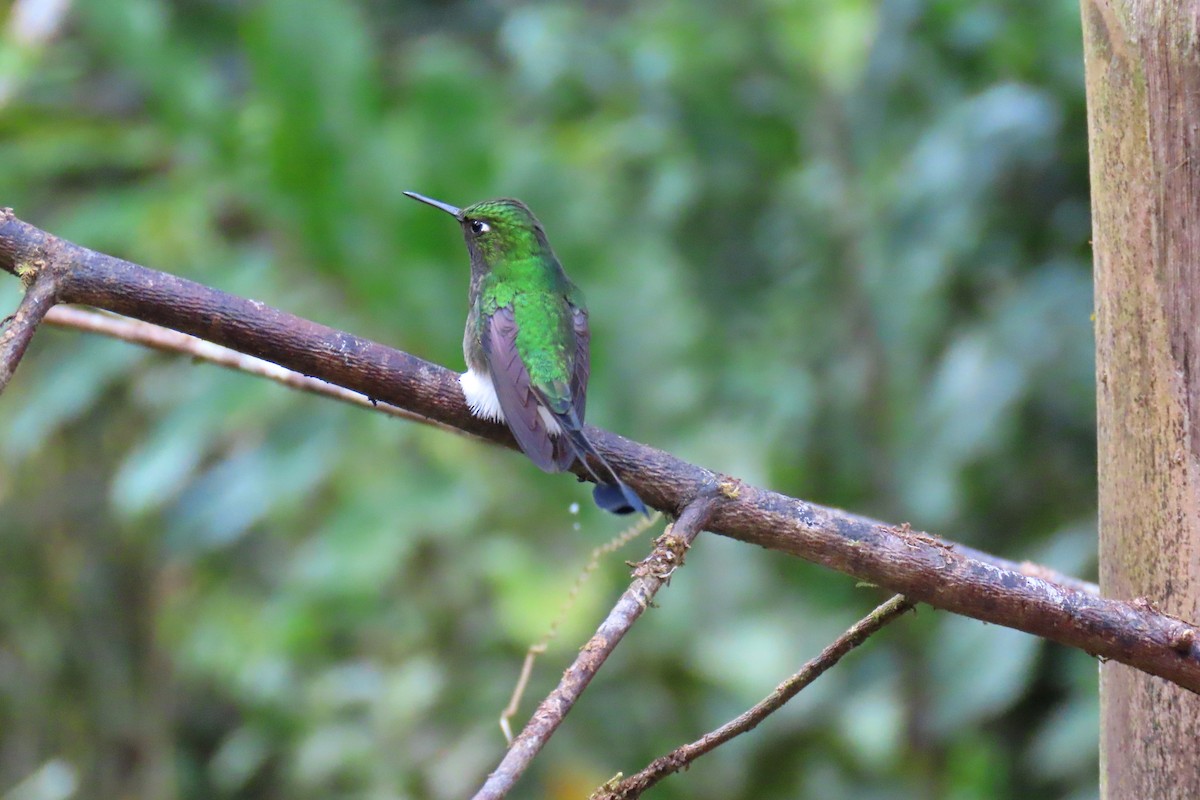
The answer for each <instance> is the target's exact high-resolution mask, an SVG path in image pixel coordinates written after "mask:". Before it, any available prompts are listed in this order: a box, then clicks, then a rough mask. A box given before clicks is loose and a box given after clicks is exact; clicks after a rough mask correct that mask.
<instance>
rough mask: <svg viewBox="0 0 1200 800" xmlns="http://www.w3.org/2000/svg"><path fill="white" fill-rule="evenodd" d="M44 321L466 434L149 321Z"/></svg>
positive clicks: (69, 314) (98, 316)
mask: <svg viewBox="0 0 1200 800" xmlns="http://www.w3.org/2000/svg"><path fill="white" fill-rule="evenodd" d="M45 321H46V322H47V323H49V324H50V325H53V326H55V327H57V328H68V329H71V330H77V331H86V332H88V333H98V334H101V335H103V336H110V337H112V338H113V339H120V340H121V341H123V342H129V343H130V344H137V345H141V346H142V347H149V348H151V349H153V350H161V351H162V352H164V353H175V354H178V355H183V356H187V357H188V358H191V359H194V360H196V361H204V362H207V363H209V364H215V365H217V366H219V367H225V368H226V369H232V370H237V371H238V372H245V373H247V374H248V375H257V376H258V377H260V378H266V379H267V380H270V381H275V382H276V383H279V384H282V385H283V386H287V387H288V388H289V389H296V390H297V391H301V392H307V393H309V394H315V395H319V396H321V397H328V398H330V399H332V400H340V401H342V402H343V403H349V404H350V405H354V406H359V407H360V408H369V409H372V410H374V411H380V412H382V413H384V414H387V415H388V416H392V417H399V418H400V419H406V420H409V421H410V422H419V423H421V424H422V425H432V426H433V427H435V428H441V429H442V430H444V431H447V432H450V433H457V434H459V435H463V436H467V435H469V434H464V433H463V432H462V431H460V430H459V429H457V428H454V427H451V426H450V425H446V424H444V423H441V422H438V421H437V420H433V419H429V418H428V417H422V416H421V415H420V414H414V413H413V412H411V411H408V410H407V409H403V408H398V407H397V406H393V405H390V404H388V403H381V402H379V401H377V400H371V398H369V397H367V396H366V395H364V394H360V393H359V392H353V391H351V390H349V389H346V388H344V387H341V386H338V385H337V384H334V383H328V382H326V381H323V380H321V379H320V378H310V377H309V376H307V375H301V374H300V373H299V372H292V371H291V370H290V369H285V368H284V367H281V366H279V365H278V364H272V363H271V362H270V361H266V360H264V359H261V358H255V357H254V356H248V355H245V354H243V353H239V352H238V351H236V350H230V349H229V348H228V347H222V346H221V345H219V344H213V343H212V342H206V341H204V340H203V339H199V338H197V337H195V336H189V335H188V334H186V333H179V332H178V331H173V330H171V329H170V328H163V327H161V326H159V325H151V324H150V323H149V322H142V321H141V320H136V319H130V318H129V317H119V316H116V315H115V314H103V313H100V312H99V311H89V310H88V309H86V308H79V307H78V306H55V307H54V308H52V309H50V313H48V314H47V315H46V320H45ZM473 438H478V437H473Z"/></svg>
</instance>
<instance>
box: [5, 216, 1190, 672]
mask: <svg viewBox="0 0 1200 800" xmlns="http://www.w3.org/2000/svg"><path fill="white" fill-rule="evenodd" d="M31 259H41V260H42V261H43V263H44V264H45V269H49V270H52V271H53V273H54V277H55V281H56V285H57V287H58V295H57V296H58V299H59V300H61V301H62V302H69V303H83V304H86V305H92V306H96V307H99V308H103V309H106V310H109V311H114V312H117V313H121V314H125V315H127V316H132V317H134V318H136V319H140V320H143V321H146V322H151V323H154V324H157V325H164V326H166V327H169V328H172V329H174V330H178V331H181V332H183V333H188V334H191V335H193V336H198V337H200V338H202V339H205V340H207V341H210V342H214V343H216V344H221V345H224V346H226V347H230V348H232V349H235V350H237V351H239V352H242V353H246V354H248V355H253V356H256V357H258V358H263V359H265V360H267V361H270V362H272V363H275V364H279V365H280V366H283V367H286V368H288V369H290V370H293V371H297V372H300V373H302V374H304V375H312V376H318V377H320V378H321V379H323V380H325V381H328V382H330V383H334V384H337V385H339V386H343V387H345V388H347V389H351V390H353V391H356V392H360V393H362V394H364V395H366V396H367V397H368V398H372V399H378V400H384V401H387V402H389V403H391V404H392V405H395V406H398V407H400V408H404V409H406V410H408V411H410V412H413V413H415V414H418V415H420V416H422V417H425V418H427V419H432V420H436V421H438V422H440V423H442V424H445V425H449V426H451V427H453V428H456V429H458V430H460V431H463V432H466V433H470V434H473V435H476V436H479V437H482V438H485V439H488V440H490V441H492V442H496V443H498V444H502V445H505V446H508V447H513V446H514V442H513V439H512V436H511V435H510V434H509V432H508V430H507V429H506V428H504V427H503V426H501V425H496V424H494V423H489V422H485V421H483V420H480V419H478V418H477V417H474V416H473V415H472V414H471V413H470V411H469V409H468V408H467V406H466V403H465V402H464V400H463V396H462V392H461V391H460V390H459V386H458V379H457V375H456V374H455V373H453V372H451V371H449V370H447V369H445V368H443V367H440V366H437V365H435V364H431V363H429V362H427V361H423V360H421V359H419V358H416V357H415V356H411V355H409V354H407V353H403V352H400V351H398V350H393V349H392V348H389V347H385V346H384V345H381V344H377V343H375V342H371V341H368V340H366V339H361V338H359V337H356V336H353V335H351V334H348V333H345V332H342V331H337V330H334V329H332V328H327V327H325V326H323V325H318V324H317V323H314V322H310V321H308V320H304V319H301V318H299V317H296V316H293V315H291V314H287V313H285V312H283V311H279V310H277V309H274V308H271V307H269V306H267V305H265V304H263V303H261V302H259V301H255V300H247V299H244V298H240V297H235V296H233V295H229V294H226V293H224V292H220V291H217V290H215V289H210V288H208V287H205V286H201V285H200V284H197V283H194V282H192V281H188V280H184V279H182V278H177V277H175V276H173V275H168V274H166V273H162V272H156V271H154V270H150V269H147V268H145V267H141V266H138V265H137V264H132V263H129V262H127V261H122V260H120V259H116V258H113V257H111V256H106V255H103V254H101V253H97V252H95V251H92V250H87V249H85V248H82V247H79V246H78V245H74V244H71V243H70V242H66V241H64V240H61V239H58V238H56V237H53V236H51V235H49V234H47V233H45V232H44V231H41V230H39V229H37V228H35V227H33V226H32V225H29V224H28V223H25V222H22V221H21V220H19V219H17V218H16V217H14V216H13V215H12V213H11V211H4V212H0V269H5V270H7V271H9V272H14V273H16V271H17V265H18V264H22V263H29V262H30V260H31ZM588 436H589V438H590V439H591V440H592V441H593V442H594V443H595V445H596V448H597V450H599V451H600V453H601V455H602V456H604V457H605V458H606V459H607V460H608V461H609V463H611V464H612V465H613V466H614V467H615V468H616V469H617V471H618V472H619V473H620V474H621V475H622V476H623V477H624V478H625V479H626V482H627V483H629V485H630V486H632V487H633V488H634V489H635V490H636V491H637V492H638V494H639V495H640V496H641V497H642V498H643V499H644V500H645V501H646V503H647V504H648V505H650V506H653V507H654V508H657V509H659V510H661V511H664V512H665V513H667V514H670V515H677V514H679V513H680V512H681V511H682V510H683V509H684V508H685V507H686V506H687V505H688V504H689V503H690V502H691V501H693V500H694V499H695V498H697V497H699V496H700V495H701V494H703V493H704V492H705V491H707V490H708V489H709V488H710V487H712V486H714V485H715V486H717V487H718V489H719V491H720V492H721V493H722V495H723V496H724V501H723V502H721V503H719V504H718V505H717V506H716V507H715V508H714V509H713V514H712V517H711V519H710V520H709V522H708V524H707V526H706V527H707V529H708V530H711V531H713V532H714V533H719V534H722V535H725V536H730V537H732V538H735V539H739V540H741V541H745V542H749V543H752V544H757V545H760V546H762V547H766V548H768V549H771V550H779V551H782V552H785V553H790V554H792V555H795V556H799V557H801V558H804V559H807V560H809V561H814V562H816V563H819V564H823V565H825V566H827V567H830V568H832V569H836V570H838V571H840V572H844V573H846V574H848V575H851V576H853V577H855V578H857V579H859V580H862V581H866V582H869V583H873V584H876V585H879V586H883V587H886V588H887V589H889V590H891V591H893V592H897V593H900V594H904V595H905V596H906V597H908V598H909V599H910V600H913V601H914V602H924V603H928V604H929V605H932V606H934V607H936V608H941V609H944V610H947V611H952V612H955V613H958V614H964V615H966V616H970V617H974V618H976V619H980V620H983V621H985V622H991V623H994V624H997V625H1004V626H1007V627H1010V628H1015V629H1017V630H1022V631H1025V632H1027V633H1032V634H1035V635H1037V636H1042V637H1044V638H1047V639H1050V640H1052V641H1055V642H1058V643H1060V644H1065V645H1068V646H1071V647H1077V648H1080V649H1082V650H1085V651H1087V652H1089V653H1091V654H1092V655H1096V656H1102V657H1104V658H1108V659H1112V660H1115V661H1119V662H1122V663H1125V664H1128V665H1130V666H1132V667H1136V668H1137V669H1140V670H1142V671H1144V672H1147V673H1149V674H1152V675H1157V676H1159V677H1162V678H1166V679H1167V680H1171V681H1174V682H1175V683H1178V684H1179V685H1180V686H1184V687H1185V688H1188V689H1190V690H1192V691H1195V692H1200V630H1197V628H1196V627H1195V626H1194V625H1192V624H1190V623H1188V622H1185V621H1183V620H1180V619H1177V618H1175V617H1172V616H1170V615H1167V614H1162V613H1160V612H1159V611H1158V610H1157V609H1155V608H1154V606H1153V605H1152V604H1150V603H1147V602H1142V603H1134V602H1125V601H1122V600H1114V599H1107V598H1100V597H1097V596H1095V595H1094V594H1092V593H1090V592H1089V590H1091V589H1092V588H1093V587H1092V586H1091V585H1090V584H1083V583H1082V582H1079V581H1075V580H1073V579H1067V578H1064V577H1062V576H1056V577H1054V579H1053V580H1051V576H1052V575H1054V573H1052V572H1050V571H1048V570H1045V569H1044V568H1041V567H1029V566H1022V565H1020V564H1015V563H1013V562H1009V561H1004V560H1002V559H997V558H995V557H992V556H986V555H984V554H982V553H979V552H978V551H974V550H971V549H969V548H966V547H963V546H961V545H957V544H954V543H952V542H946V541H943V540H940V539H937V538H934V537H932V536H929V535H927V534H924V533H919V532H915V531H913V530H911V529H910V528H909V527H908V526H907V525H900V526H890V525H885V524H882V523H879V522H877V521H875V520H871V519H867V518H864V517H860V516H857V515H853V514H848V513H846V512H844V511H840V510H837V509H832V508H826V507H823V506H818V505H815V504H812V503H806V502H804V501H802V500H798V499H796V498H793V497H788V496H786V495H783V494H779V493H778V492H772V491H769V490H766V489H760V488H757V487H754V486H749V485H747V484H744V483H742V482H740V481H738V480H736V479H734V478H730V477H727V476H724V475H720V474H718V473H714V472H712V471H710V470H707V469H703V468H701V467H698V466H695V465H693V464H689V463H687V462H686V461H683V460H681V459H678V458H676V457H674V456H672V455H670V454H668V453H664V452H662V451H661V450H656V449H654V448H651V447H648V446H646V445H643V444H639V443H637V442H632V441H630V440H628V439H625V438H623V437H620V436H617V435H615V434H612V433H608V432H606V431H602V430H599V429H597V428H594V427H589V428H588Z"/></svg>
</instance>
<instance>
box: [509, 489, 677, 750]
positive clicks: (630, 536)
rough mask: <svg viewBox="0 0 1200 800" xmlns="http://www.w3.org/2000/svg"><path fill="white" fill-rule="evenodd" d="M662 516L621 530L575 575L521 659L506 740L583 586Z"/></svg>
mask: <svg viewBox="0 0 1200 800" xmlns="http://www.w3.org/2000/svg"><path fill="white" fill-rule="evenodd" d="M661 517H662V514H660V513H658V512H657V511H655V512H654V513H653V514H652V515H650V516H648V517H644V516H643V517H639V518H638V521H637V522H635V523H633V524H632V525H630V526H629V527H628V528H626V529H625V530H623V531H621V532H620V533H619V534H617V535H616V536H614V537H613V538H612V539H611V540H610V541H608V542H605V543H604V544H602V545H600V546H599V547H597V548H595V549H593V550H592V553H591V556H590V557H589V558H588V562H587V564H586V565H584V567H583V569H582V570H581V571H580V572H579V575H578V576H577V577H576V578H575V583H574V584H572V586H571V590H570V591H569V592H567V599H566V601H565V602H564V603H563V607H562V608H561V609H560V610H559V612H558V616H557V617H555V618H554V620H553V621H552V622H551V623H550V627H549V629H548V630H547V631H546V635H545V636H543V637H542V638H541V640H539V641H538V642H537V643H535V644H531V645H530V646H529V649H528V650H526V651H525V660H524V661H522V662H521V674H520V675H519V676H518V677H517V684H516V686H514V687H513V692H512V696H511V697H510V698H509V699H508V705H506V706H505V707H504V710H503V711H501V712H500V730H501V732H503V733H504V741H506V742H508V744H510V745H511V744H512V742H513V735H512V726H511V725H510V720H512V718H513V716H514V715H516V713H517V709H519V708H520V707H521V698H523V697H524V696H525V687H526V686H528V685H529V676H530V675H532V674H533V664H534V662H535V661H537V657H538V656H540V655H541V654H542V653H545V652H546V648H547V647H549V646H550V642H552V641H554V639H555V638H557V636H558V629H559V627H560V626H561V625H562V623H563V620H564V619H566V618H567V614H568V613H569V612H570V611H571V608H572V607H573V606H574V605H575V600H576V599H577V598H578V597H579V591H580V589H582V588H583V585H584V584H585V583H587V580H588V578H589V577H591V574H592V573H593V572H595V571H596V568H597V567H599V566H600V559H602V558H604V556H607V555H610V554H612V553H615V552H617V551H618V550H620V549H621V548H622V547H624V546H625V545H627V544H629V543H630V542H632V541H633V540H634V539H636V538H637V537H639V536H641V535H642V534H643V533H645V532H646V531H647V530H648V529H649V528H650V527H651V526H652V525H654V524H655V523H657V522H658V520H659V519H660V518H661Z"/></svg>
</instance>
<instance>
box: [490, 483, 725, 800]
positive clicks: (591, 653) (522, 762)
mask: <svg viewBox="0 0 1200 800" xmlns="http://www.w3.org/2000/svg"><path fill="white" fill-rule="evenodd" d="M716 500H717V498H716V497H715V496H714V495H705V496H701V497H698V498H697V499H696V500H694V501H693V502H692V503H691V504H689V505H688V507H687V508H685V509H684V511H683V514H681V515H680V517H679V519H678V520H676V521H675V523H674V524H672V525H671V526H670V527H668V528H667V530H666V531H665V532H664V533H663V535H662V536H659V537H658V538H657V539H655V540H654V550H653V551H652V552H651V553H650V555H649V556H648V557H647V558H646V559H645V560H644V561H642V562H641V563H640V564H638V565H637V567H636V568H635V569H634V571H633V575H634V578H633V583H631V584H630V585H629V588H628V589H626V590H625V593H624V594H622V595H621V597H620V599H618V600H617V603H616V605H614V606H613V608H612V611H610V612H608V616H607V617H606V618H605V620H604V622H602V623H600V627H599V628H597V629H596V633H595V634H594V635H593V636H592V638H591V639H589V640H588V642H587V644H585V645H584V646H583V647H582V648H580V650H579V655H578V656H577V657H576V659H575V662H574V663H573V664H571V666H569V667H567V671H566V672H564V673H563V676H562V680H561V681H559V684H558V686H557V687H556V688H555V689H554V691H552V692H551V693H550V694H549V695H547V697H546V699H545V700H543V701H542V703H541V705H539V706H538V707H537V710H536V711H534V712H533V716H532V717H530V718H529V722H527V723H526V724H525V729H524V730H522V731H521V732H520V733H519V734H518V735H517V738H516V739H514V740H513V743H512V746H511V747H509V748H508V752H507V753H505V754H504V758H503V760H501V762H500V765H499V766H498V767H496V770H495V772H493V773H492V774H491V775H489V776H488V778H487V781H485V782H484V784H483V787H482V788H480V790H479V791H478V792H476V793H475V796H474V798H473V800H499V798H502V797H504V796H505V795H507V794H508V792H509V791H510V790H511V789H512V787H513V785H514V784H515V783H516V782H517V779H518V778H520V777H521V774H522V773H524V772H525V769H526V767H528V766H529V763H530V762H531V761H533V758H534V756H536V755H537V754H538V752H539V751H540V750H541V749H542V747H543V746H544V745H545V744H546V742H547V741H548V740H549V739H550V736H551V735H552V734H553V733H554V731H555V729H556V728H558V726H559V724H560V723H561V722H562V721H563V718H564V717H566V715H567V713H568V712H569V711H570V710H571V709H572V708H573V707H574V705H575V701H576V700H578V699H579V696H580V695H581V694H583V690H584V689H586V688H587V685H588V684H589V683H591V681H592V678H594V677H595V676H596V673H597V672H598V671H599V670H600V667H602V666H603V665H604V662H605V661H606V660H608V657H609V655H610V654H611V653H612V652H613V650H615V649H616V647H617V645H618V644H620V642H621V639H622V638H624V636H625V634H626V632H627V631H628V630H629V629H630V628H631V627H632V626H633V623H634V622H636V621H637V619H638V617H640V616H641V615H642V612H643V611H645V610H646V609H647V608H649V607H650V603H651V601H653V600H654V595H655V594H657V593H658V590H659V589H661V588H662V587H663V586H664V585H665V584H666V583H667V581H668V580H669V579H670V577H671V573H673V572H674V571H675V570H676V569H678V568H679V567H680V566H682V565H683V557H684V554H685V553H686V552H687V550H688V548H689V547H691V545H692V542H693V541H694V540H695V538H696V536H697V535H699V533H700V531H701V530H703V528H704V525H705V522H706V520H707V519H708V517H709V514H710V513H711V511H712V509H713V508H714V507H715V506H716Z"/></svg>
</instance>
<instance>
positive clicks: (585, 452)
mask: <svg viewBox="0 0 1200 800" xmlns="http://www.w3.org/2000/svg"><path fill="white" fill-rule="evenodd" d="M556 416H558V417H559V426H560V427H561V428H562V430H563V433H564V434H565V435H566V436H567V439H568V440H569V441H570V442H571V446H572V447H573V448H574V449H575V455H576V457H577V458H578V459H579V463H581V464H583V468H584V469H586V470H587V471H588V473H589V474H590V475H591V476H592V478H593V479H594V480H595V481H596V488H595V489H593V490H592V499H593V500H595V501H596V505H598V506H600V508H602V509H604V510H605V511H609V512H612V513H613V514H632V513H635V512H636V513H639V514H645V515H646V516H650V511H649V510H648V509H647V508H646V504H645V503H643V502H642V498H640V497H638V495H637V492H635V491H633V489H630V488H629V487H628V486H626V485H625V482H624V481H623V480H621V479H620V478H619V477H617V473H616V472H615V471H614V470H613V468H612V467H611V466H610V465H609V463H608V462H607V461H605V460H604V457H603V456H601V455H600V454H599V453H597V452H596V448H594V447H592V443H591V442H589V441H588V438H587V436H586V435H584V433H583V424H582V423H581V422H580V421H579V418H578V416H576V414H575V412H574V410H572V411H569V412H568V413H566V414H561V415H556ZM589 456H590V457H591V458H592V459H594V460H595V463H596V464H599V465H600V469H599V470H598V471H597V469H596V468H595V467H594V466H593V464H592V461H590V460H589V458H588V457H589Z"/></svg>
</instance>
